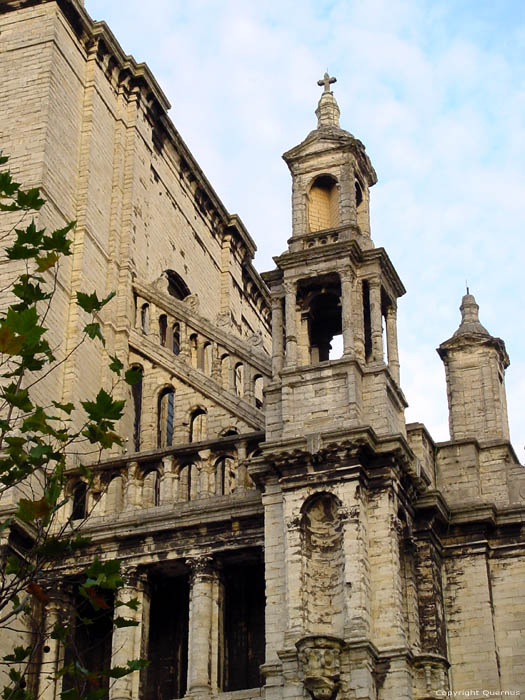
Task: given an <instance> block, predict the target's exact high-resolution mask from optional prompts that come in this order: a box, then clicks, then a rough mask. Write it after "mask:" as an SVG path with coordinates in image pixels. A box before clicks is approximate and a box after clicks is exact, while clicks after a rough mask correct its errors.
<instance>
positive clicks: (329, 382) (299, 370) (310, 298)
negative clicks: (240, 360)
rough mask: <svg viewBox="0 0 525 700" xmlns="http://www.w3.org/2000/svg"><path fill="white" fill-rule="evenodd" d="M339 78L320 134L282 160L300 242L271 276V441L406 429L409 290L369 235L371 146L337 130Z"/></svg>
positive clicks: (322, 106) (322, 112) (321, 108)
mask: <svg viewBox="0 0 525 700" xmlns="http://www.w3.org/2000/svg"><path fill="white" fill-rule="evenodd" d="M333 81H335V78H330V77H329V76H328V75H327V74H325V77H324V79H323V80H321V81H319V84H320V85H323V86H324V91H323V94H322V95H321V99H320V100H319V105H318V107H317V110H316V115H317V120H318V124H317V129H315V130H314V131H312V132H311V133H310V134H309V135H308V136H307V137H306V139H305V140H304V141H303V142H302V143H301V144H299V145H298V146H296V147H295V148H292V149H291V150H290V151H288V152H287V153H285V154H284V156H283V157H284V160H285V161H286V163H287V165H288V167H289V168H290V172H291V174H292V209H293V216H292V221H293V230H292V237H291V238H290V239H289V241H288V251H287V252H285V253H283V254H282V255H280V256H279V257H277V258H275V262H276V264H277V268H276V270H274V271H273V272H271V273H267V274H266V275H264V279H265V281H266V282H267V284H268V285H269V287H270V289H271V294H272V314H273V327H272V333H273V381H272V385H271V386H270V387H269V388H268V391H267V394H266V401H267V404H266V405H267V407H268V411H269V412H268V414H267V416H268V417H267V424H266V430H267V437H268V439H269V440H270V441H271V440H273V439H276V438H293V437H295V436H299V435H301V436H305V435H307V436H308V435H309V436H315V435H318V434H320V432H325V433H326V432H327V431H330V430H332V431H333V430H339V429H348V428H352V427H355V426H358V425H364V424H366V425H370V426H371V427H372V428H373V429H374V431H375V432H377V433H378V434H383V435H384V434H389V433H404V432H405V427H404V417H403V410H404V407H405V400H404V398H403V395H402V393H401V390H400V387H399V358H398V351H397V330H396V310H397V298H398V297H400V296H401V295H402V294H404V293H405V289H404V287H403V285H402V283H401V281H400V279H399V277H398V276H397V273H396V271H395V270H394V268H393V266H392V263H391V262H390V259H389V258H388V255H387V254H386V252H385V250H384V249H383V248H375V247H374V244H373V242H372V239H371V237H370V213H369V189H370V187H371V186H372V185H374V184H375V182H376V181H377V177H376V173H375V171H374V169H373V167H372V164H371V162H370V159H369V158H368V155H367V154H366V151H365V147H364V146H363V144H362V143H361V142H360V141H359V140H358V139H356V138H354V136H352V134H350V133H348V132H347V131H344V130H343V129H341V128H340V126H339V107H338V105H337V102H336V100H335V97H334V95H333V93H332V92H331V91H330V84H331V82H333ZM337 336H339V339H338V340H339V343H338V345H339V347H341V346H342V350H341V352H340V353H339V355H340V356H339V357H337V355H336V353H335V352H334V349H335V348H334V347H333V346H334V345H336V342H335V341H334V339H336V340H337ZM385 339H386V348H385V347H384V344H385V343H384V341H385Z"/></svg>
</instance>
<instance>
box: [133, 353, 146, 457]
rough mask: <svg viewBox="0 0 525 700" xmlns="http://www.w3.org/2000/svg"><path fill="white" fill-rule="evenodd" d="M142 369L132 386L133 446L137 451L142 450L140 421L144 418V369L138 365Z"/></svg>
mask: <svg viewBox="0 0 525 700" xmlns="http://www.w3.org/2000/svg"><path fill="white" fill-rule="evenodd" d="M136 368H137V369H139V370H140V379H139V381H138V382H137V383H136V384H133V386H132V387H131V396H132V398H133V411H134V418H133V447H134V449H135V452H138V451H139V450H140V422H141V418H142V384H143V372H144V370H143V369H142V367H140V366H136Z"/></svg>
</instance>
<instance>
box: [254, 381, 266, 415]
mask: <svg viewBox="0 0 525 700" xmlns="http://www.w3.org/2000/svg"><path fill="white" fill-rule="evenodd" d="M253 393H254V396H255V407H256V408H260V409H262V407H263V405H264V377H263V376H262V375H261V374H256V375H255V377H254V389H253Z"/></svg>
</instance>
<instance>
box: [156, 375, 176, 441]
mask: <svg viewBox="0 0 525 700" xmlns="http://www.w3.org/2000/svg"><path fill="white" fill-rule="evenodd" d="M174 409H175V390H174V389H173V388H171V387H168V388H167V389H163V390H162V392H161V393H160V395H159V405H158V414H157V416H158V419H157V446H158V447H171V445H173V425H174Z"/></svg>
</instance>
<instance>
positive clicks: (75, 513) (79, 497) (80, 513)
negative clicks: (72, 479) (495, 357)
mask: <svg viewBox="0 0 525 700" xmlns="http://www.w3.org/2000/svg"><path fill="white" fill-rule="evenodd" d="M86 515H87V484H85V483H84V482H83V481H81V482H80V483H79V484H77V485H76V486H75V490H74V491H73V509H72V512H71V520H84V518H85V517H86Z"/></svg>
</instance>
